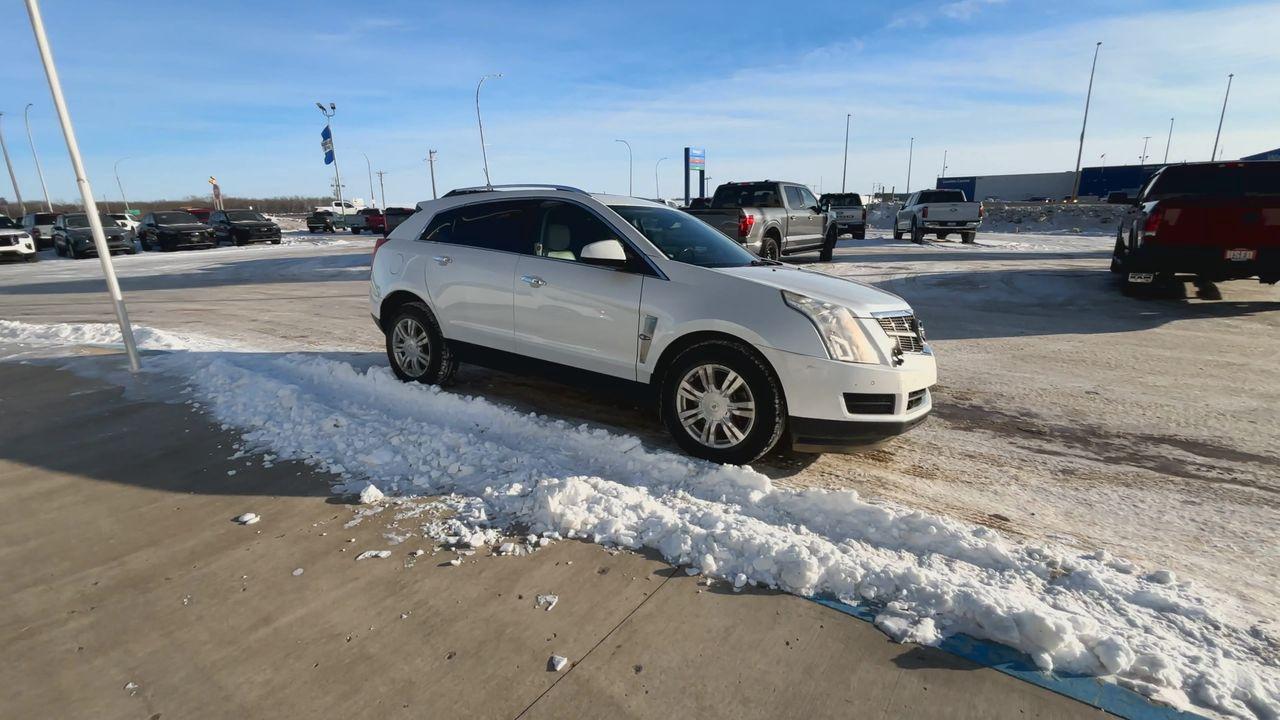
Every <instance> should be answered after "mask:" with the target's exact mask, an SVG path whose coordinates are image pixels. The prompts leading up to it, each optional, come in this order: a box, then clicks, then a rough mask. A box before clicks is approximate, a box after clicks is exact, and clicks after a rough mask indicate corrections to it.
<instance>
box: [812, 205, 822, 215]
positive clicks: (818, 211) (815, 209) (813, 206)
mask: <svg viewBox="0 0 1280 720" xmlns="http://www.w3.org/2000/svg"><path fill="white" fill-rule="evenodd" d="M809 209H810V210H811V211H813V212H814V213H815V214H816V213H820V212H822V208H820V207H818V206H817V205H810V206H809Z"/></svg>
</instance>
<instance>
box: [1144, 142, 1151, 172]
mask: <svg viewBox="0 0 1280 720" xmlns="http://www.w3.org/2000/svg"><path fill="white" fill-rule="evenodd" d="M1149 142H1151V136H1150V135H1143V136H1142V164H1143V165H1146V164H1147V143H1149Z"/></svg>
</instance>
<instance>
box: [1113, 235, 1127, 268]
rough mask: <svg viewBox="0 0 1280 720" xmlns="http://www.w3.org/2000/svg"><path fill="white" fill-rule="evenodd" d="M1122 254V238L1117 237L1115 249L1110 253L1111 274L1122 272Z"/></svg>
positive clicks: (1123, 248)
mask: <svg viewBox="0 0 1280 720" xmlns="http://www.w3.org/2000/svg"><path fill="white" fill-rule="evenodd" d="M1124 253H1125V246H1124V238H1123V237H1117V238H1116V246H1115V249H1114V250H1112V251H1111V272H1113V273H1119V272H1124Z"/></svg>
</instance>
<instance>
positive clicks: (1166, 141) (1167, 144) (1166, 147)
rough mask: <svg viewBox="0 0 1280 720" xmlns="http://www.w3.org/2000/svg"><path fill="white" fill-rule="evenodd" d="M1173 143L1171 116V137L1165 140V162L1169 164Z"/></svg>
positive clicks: (1171, 119)
mask: <svg viewBox="0 0 1280 720" xmlns="http://www.w3.org/2000/svg"><path fill="white" fill-rule="evenodd" d="M1172 144H1173V118H1169V139H1168V140H1165V141H1164V164H1166V165H1168V164H1169V146H1170V145H1172Z"/></svg>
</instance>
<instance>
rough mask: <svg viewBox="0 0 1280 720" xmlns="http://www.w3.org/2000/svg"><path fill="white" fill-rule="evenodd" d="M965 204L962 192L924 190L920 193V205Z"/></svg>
mask: <svg viewBox="0 0 1280 720" xmlns="http://www.w3.org/2000/svg"><path fill="white" fill-rule="evenodd" d="M952 202H965V197H964V191H963V190H926V191H924V192H922V193H920V203H952Z"/></svg>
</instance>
